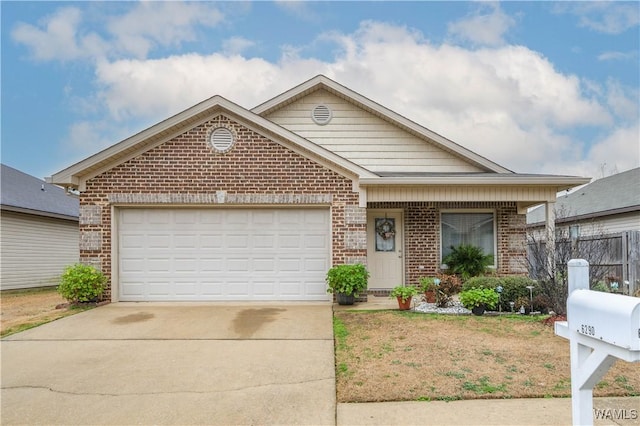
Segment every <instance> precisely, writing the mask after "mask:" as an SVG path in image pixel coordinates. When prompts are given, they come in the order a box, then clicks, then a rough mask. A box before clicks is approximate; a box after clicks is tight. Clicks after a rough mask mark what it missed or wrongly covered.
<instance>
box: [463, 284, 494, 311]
mask: <svg viewBox="0 0 640 426" xmlns="http://www.w3.org/2000/svg"><path fill="white" fill-rule="evenodd" d="M460 303H462V305H463V306H464V307H465V308H467V309H473V308H475V307H478V306H483V305H484V307H485V308H487V309H494V308H495V307H496V305H497V304H498V293H496V292H495V290H492V289H490V288H472V289H470V290H466V291H463V292H461V293H460Z"/></svg>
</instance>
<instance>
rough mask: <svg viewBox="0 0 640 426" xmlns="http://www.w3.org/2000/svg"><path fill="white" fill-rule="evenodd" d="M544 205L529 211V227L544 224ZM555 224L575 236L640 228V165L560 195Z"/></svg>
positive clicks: (557, 201)
mask: <svg viewBox="0 0 640 426" xmlns="http://www.w3.org/2000/svg"><path fill="white" fill-rule="evenodd" d="M545 213H546V209H545V206H544V205H543V206H539V207H537V208H535V209H533V210H531V211H530V212H529V213H528V214H527V226H529V227H533V228H536V227H539V228H542V227H544V223H545V222H544V221H545ZM555 216H556V226H558V227H561V226H563V225H564V226H568V225H569V224H570V225H571V226H572V227H573V232H574V235H577V236H582V237H584V236H591V235H594V234H613V233H616V232H624V231H640V167H639V168H636V169H631V170H628V171H626V172H622V173H618V174H615V175H612V176H608V177H605V178H602V179H598V180H595V181H593V182H591V183H590V184H588V185H586V186H584V187H582V188H579V189H577V190H576V191H573V192H571V193H567V194H566V195H561V196H559V197H558V199H557V200H556V204H555Z"/></svg>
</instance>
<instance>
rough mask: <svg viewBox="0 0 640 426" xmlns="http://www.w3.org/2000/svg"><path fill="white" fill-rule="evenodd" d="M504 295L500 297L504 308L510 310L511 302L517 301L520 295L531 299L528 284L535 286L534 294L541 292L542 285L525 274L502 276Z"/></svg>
mask: <svg viewBox="0 0 640 426" xmlns="http://www.w3.org/2000/svg"><path fill="white" fill-rule="evenodd" d="M501 280H502V295H501V297H500V300H501V305H502V310H503V311H510V310H511V305H510V304H509V302H515V301H516V300H517V299H518V298H519V297H524V298H526V299H527V300H530V297H531V296H530V294H529V289H528V288H527V286H530V285H531V286H533V287H534V288H533V296H534V297H535V296H536V295H538V294H541V291H542V290H541V288H540V285H539V284H538V283H537V282H536V281H535V280H532V279H531V278H528V277H523V276H515V275H514V276H508V277H502V278H501Z"/></svg>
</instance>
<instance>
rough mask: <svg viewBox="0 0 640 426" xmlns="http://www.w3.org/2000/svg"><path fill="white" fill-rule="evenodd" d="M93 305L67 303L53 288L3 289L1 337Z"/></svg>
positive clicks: (0, 300)
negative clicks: (71, 304)
mask: <svg viewBox="0 0 640 426" xmlns="http://www.w3.org/2000/svg"><path fill="white" fill-rule="evenodd" d="M91 307H92V306H90V305H87V306H70V305H69V304H68V303H66V300H65V299H64V298H62V296H60V295H59V294H58V292H57V290H56V288H55V287H45V288H33V289H24V290H5V291H3V292H2V293H0V313H1V315H0V318H2V322H1V325H0V336H1V337H4V336H8V335H10V334H14V333H18V332H20V331H24V330H27V329H29V328H33V327H37V326H38V325H41V324H45V323H47V322H51V321H54V320H57V319H59V318H63V317H66V316H69V315H73V314H76V313H78V312H82V311H84V310H86V309H90V308H91Z"/></svg>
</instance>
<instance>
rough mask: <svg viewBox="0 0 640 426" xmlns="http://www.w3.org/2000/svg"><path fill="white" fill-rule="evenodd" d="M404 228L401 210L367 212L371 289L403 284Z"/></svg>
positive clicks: (368, 262) (368, 265)
mask: <svg viewBox="0 0 640 426" xmlns="http://www.w3.org/2000/svg"><path fill="white" fill-rule="evenodd" d="M403 229H404V225H403V222H402V211H401V210H370V211H368V212H367V269H368V270H369V273H370V275H371V276H370V277H369V289H372V290H375V289H389V288H393V287H395V286H398V285H402V284H403V283H404V274H403V269H404V268H403V265H404V259H403V249H404V244H403V243H404V238H403V237H404V235H403Z"/></svg>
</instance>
